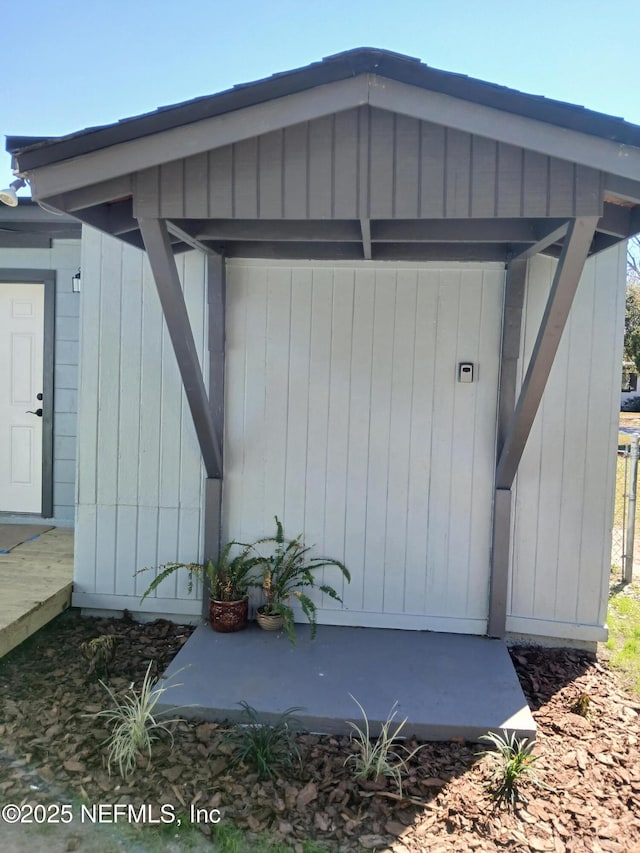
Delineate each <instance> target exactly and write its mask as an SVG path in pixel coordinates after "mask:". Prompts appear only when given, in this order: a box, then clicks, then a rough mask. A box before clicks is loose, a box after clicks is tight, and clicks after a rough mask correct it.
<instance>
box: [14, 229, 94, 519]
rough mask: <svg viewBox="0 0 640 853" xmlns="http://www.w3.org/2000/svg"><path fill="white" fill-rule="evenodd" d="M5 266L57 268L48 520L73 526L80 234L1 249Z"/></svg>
mask: <svg viewBox="0 0 640 853" xmlns="http://www.w3.org/2000/svg"><path fill="white" fill-rule="evenodd" d="M0 267H3V268H5V269H42V270H53V271H55V274H56V300H55V338H54V418H53V517H52V518H51V519H48V521H49V523H51V524H54V525H56V526H57V527H72V526H73V521H74V515H75V468H76V435H77V423H76V422H77V411H78V399H77V398H78V390H77V389H78V329H79V313H80V302H81V294H79V293H73V292H72V289H71V279H72V277H73V276H74V275H75V273H77V272H78V268H79V267H80V240H53V241H52V245H51V248H50V249H0ZM6 517H7V519H10V518H11V516H6ZM20 520H21V521H23V520H24V521H26V520H29V517H27V516H20ZM33 520H35V521H38V520H41V516H34V517H33Z"/></svg>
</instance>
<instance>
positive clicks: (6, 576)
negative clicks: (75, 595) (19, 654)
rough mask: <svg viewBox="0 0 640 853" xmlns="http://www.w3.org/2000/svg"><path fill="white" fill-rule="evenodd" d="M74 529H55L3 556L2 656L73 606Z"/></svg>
mask: <svg viewBox="0 0 640 853" xmlns="http://www.w3.org/2000/svg"><path fill="white" fill-rule="evenodd" d="M72 587H73V530H65V529H62V528H54V529H53V530H48V531H47V532H46V533H43V534H42V535H41V536H38V538H37V539H32V540H30V541H28V542H24V543H23V544H22V545H18V546H17V547H16V548H14V549H13V550H12V551H10V552H9V553H8V554H0V589H1V590H2V607H1V608H0V657H2V656H3V655H6V654H7V652H9V651H11V649H13V648H15V647H16V646H17V645H19V644H20V643H21V642H23V640H26V639H27V637H30V636H31V635H32V634H35V632H36V631H38V630H39V629H40V628H42V627H43V625H46V624H47V622H50V621H51V620H52V619H53V618H54V617H56V616H58V614H60V613H62V611H63V610H66V609H67V607H69V606H70V605H71V590H72Z"/></svg>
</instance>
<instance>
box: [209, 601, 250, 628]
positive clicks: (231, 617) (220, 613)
mask: <svg viewBox="0 0 640 853" xmlns="http://www.w3.org/2000/svg"><path fill="white" fill-rule="evenodd" d="M248 613H249V599H248V598H242V599H241V600H240V601H217V600H216V599H215V598H211V599H210V600H209V621H210V622H211V627H212V628H213V630H214V631H219V632H220V633H222V634H230V633H231V632H232V631H242V630H243V628H246V627H247V618H248Z"/></svg>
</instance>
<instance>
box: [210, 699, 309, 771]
mask: <svg viewBox="0 0 640 853" xmlns="http://www.w3.org/2000/svg"><path fill="white" fill-rule="evenodd" d="M239 704H240V705H241V707H242V713H243V717H244V721H243V722H242V723H240V724H238V725H237V726H236V727H235V728H234V729H233V731H232V732H231V733H230V734H229V735H228V736H227V741H228V742H229V743H230V744H231V745H232V746H233V747H234V753H233V757H232V763H233V764H236V765H237V764H246V765H248V766H249V767H252V768H253V769H254V770H257V772H258V779H260V780H264V779H273V778H274V777H275V776H277V774H278V771H279V770H290V769H292V768H293V766H294V765H298V766H300V765H301V764H302V760H301V758H300V751H299V750H298V745H297V743H296V742H295V740H294V738H293V734H292V732H291V729H290V725H291V724H292V723H295V722H296V717H295V716H294V714H295V713H296V711H302V708H288V709H287V710H286V711H284V712H283V713H282V714H281V715H280V716H279V717H278V719H277V720H276V722H275V723H274V724H273V725H266V724H263V723H260V722H259V720H258V712H257V711H256V709H255V708H252V707H251V705H249V703H248V702H240V703H239Z"/></svg>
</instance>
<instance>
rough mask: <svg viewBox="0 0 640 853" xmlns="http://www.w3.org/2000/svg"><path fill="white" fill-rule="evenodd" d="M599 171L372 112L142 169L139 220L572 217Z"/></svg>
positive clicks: (593, 204) (592, 193)
mask: <svg viewBox="0 0 640 853" xmlns="http://www.w3.org/2000/svg"><path fill="white" fill-rule="evenodd" d="M600 179H601V176H600V173H599V172H598V171H596V170H595V169H589V168H587V167H584V166H579V165H576V164H574V163H570V162H568V161H566V160H560V159H558V158H556V157H548V156H545V155H543V154H538V153H536V152H534V151H526V150H525V149H523V148H519V147H517V146H514V145H505V144H503V143H500V142H496V141H494V140H491V139H487V138H485V137H483V136H477V135H474V134H471V133H465V132H464V131H460V130H454V129H452V128H447V127H443V126H442V125H439V124H433V123H432V122H428V121H420V120H418V119H415V118H411V117H409V116H403V115H398V114H396V113H392V112H388V111H386V110H381V109H375V108H372V107H368V106H363V107H360V108H359V109H351V110H344V111H343V112H340V113H335V114H333V115H328V116H325V117H323V118H319V119H315V120H313V121H310V122H304V123H301V124H295V125H292V126H291V127H287V128H284V129H282V130H278V131H273V132H271V133H266V134H261V135H259V136H256V137H252V138H250V139H246V140H242V141H241V142H237V143H235V144H233V145H225V146H221V147H220V148H215V149H213V150H212V151H209V152H206V153H204V154H198V155H195V156H192V157H187V158H183V159H179V160H175V161H173V162H171V163H167V164H166V165H164V166H159V167H154V168H152V169H147V170H145V171H143V172H139V173H138V174H137V175H136V176H135V180H134V186H135V191H134V204H135V212H136V214H137V215H138V216H163V217H177V218H181V217H187V218H208V217H211V218H214V219H215V218H217V217H227V218H235V219H258V218H259V219H280V218H284V219H302V220H304V219H353V218H356V219H357V218H360V217H371V218H372V219H376V218H380V219H398V218H408V219H412V218H416V217H423V218H434V219H439V218H446V217H451V218H453V217H458V218H467V217H494V216H498V217H507V216H514V217H519V216H527V217H543V216H580V215H594V214H596V213H597V212H598V211H599V210H600V197H601V191H600Z"/></svg>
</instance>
